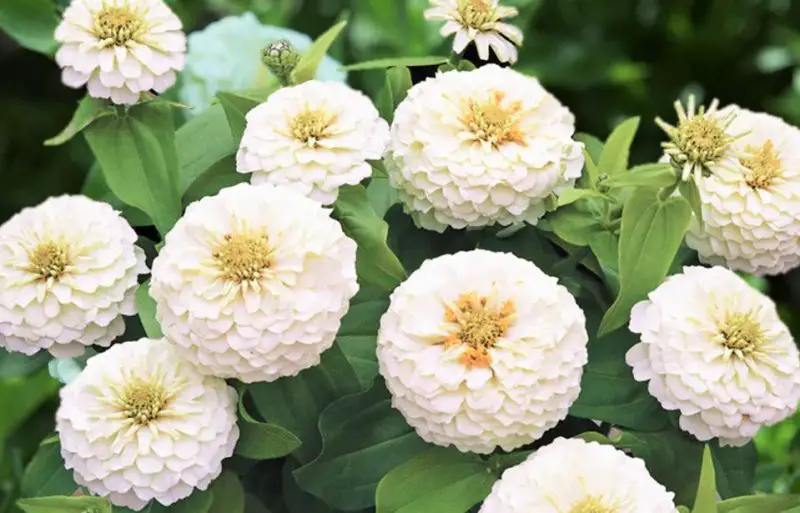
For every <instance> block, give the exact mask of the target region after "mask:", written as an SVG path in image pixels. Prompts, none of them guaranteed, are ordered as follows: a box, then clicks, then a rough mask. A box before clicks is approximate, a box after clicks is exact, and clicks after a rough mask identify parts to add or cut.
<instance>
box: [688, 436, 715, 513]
mask: <svg viewBox="0 0 800 513" xmlns="http://www.w3.org/2000/svg"><path fill="white" fill-rule="evenodd" d="M716 483H717V481H716V477H715V474H714V460H713V458H712V457H711V448H710V447H709V446H708V445H706V446H705V449H703V465H702V466H701V467H700V481H699V482H698V484H697V496H696V497H695V499H694V507H693V508H692V513H717V484H716Z"/></svg>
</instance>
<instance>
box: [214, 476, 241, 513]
mask: <svg viewBox="0 0 800 513" xmlns="http://www.w3.org/2000/svg"><path fill="white" fill-rule="evenodd" d="M211 493H212V495H213V501H212V502H211V506H210V507H209V509H208V513H244V503H245V499H244V487H243V486H242V483H241V481H239V478H238V477H236V474H234V473H233V472H231V471H229V470H224V471H223V472H222V474H221V475H220V476H219V477H218V478H217V479H216V480H215V481H214V484H213V485H212V486H211Z"/></svg>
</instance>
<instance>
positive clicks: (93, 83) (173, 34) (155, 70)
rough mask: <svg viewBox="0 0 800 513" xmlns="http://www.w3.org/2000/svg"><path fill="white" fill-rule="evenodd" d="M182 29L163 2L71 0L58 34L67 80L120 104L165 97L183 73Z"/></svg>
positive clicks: (59, 58) (59, 56)
mask: <svg viewBox="0 0 800 513" xmlns="http://www.w3.org/2000/svg"><path fill="white" fill-rule="evenodd" d="M181 29H182V26H181V21H180V19H178V17H177V16H176V15H175V14H174V13H173V12H172V11H171V10H170V8H169V6H168V5H167V4H166V3H164V1H163V0H72V2H71V3H70V4H69V6H68V7H67V8H66V10H65V11H64V18H63V19H62V21H61V23H60V24H59V25H58V28H57V29H56V33H55V39H56V41H58V42H59V43H61V47H60V48H59V49H58V52H56V62H57V63H58V65H59V66H61V68H62V70H63V71H62V80H63V82H64V84H66V85H67V86H69V87H75V88H79V87H83V86H84V85H87V87H88V90H89V95H90V96H92V97H94V98H110V99H111V101H112V102H114V103H116V104H134V103H136V102H137V101H138V100H139V97H140V96H141V94H142V93H144V92H147V91H150V90H151V89H152V90H155V91H156V92H158V93H161V92H164V91H166V90H167V89H168V88H170V87H171V86H172V85H173V84H174V83H175V80H176V78H177V74H176V73H177V72H178V71H180V70H182V69H183V65H184V55H185V52H186V36H184V34H183V32H182V30H181Z"/></svg>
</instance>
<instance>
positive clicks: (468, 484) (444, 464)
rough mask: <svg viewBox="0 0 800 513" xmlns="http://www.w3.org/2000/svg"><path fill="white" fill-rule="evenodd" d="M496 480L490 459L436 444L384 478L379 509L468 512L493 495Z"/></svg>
mask: <svg viewBox="0 0 800 513" xmlns="http://www.w3.org/2000/svg"><path fill="white" fill-rule="evenodd" d="M496 480H497V477H496V476H495V475H494V473H493V472H492V471H491V468H490V467H489V465H488V461H487V460H482V459H481V458H480V457H479V456H477V455H474V454H465V453H462V452H459V451H458V450H456V449H452V448H451V449H444V448H441V447H434V448H432V449H429V450H427V451H425V452H424V453H422V454H420V455H419V456H417V457H416V458H413V459H411V460H409V461H407V462H406V463H404V464H402V465H400V466H399V467H396V468H394V469H393V470H392V471H391V472H389V473H388V474H386V475H385V476H384V477H383V479H381V481H380V483H379V484H378V490H377V493H376V505H377V508H376V509H377V513H417V512H420V511H436V512H437V513H466V512H467V511H469V509H470V508H471V507H472V506H474V505H476V504H478V503H479V502H481V501H482V500H483V499H485V498H486V496H487V495H489V492H490V491H491V490H492V485H493V484H494V482H495V481H496Z"/></svg>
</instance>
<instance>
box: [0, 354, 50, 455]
mask: <svg viewBox="0 0 800 513" xmlns="http://www.w3.org/2000/svg"><path fill="white" fill-rule="evenodd" d="M58 386H59V385H58V381H56V380H54V379H53V378H52V377H50V373H49V372H48V371H47V369H46V368H45V369H40V370H39V371H37V372H36V374H34V375H32V376H29V377H25V378H11V379H4V380H2V381H0V412H2V414H0V439H3V438H5V437H6V436H7V435H8V434H9V433H11V432H12V431H14V430H15V429H17V427H19V426H20V424H22V423H23V422H24V421H25V420H26V419H27V418H28V417H29V416H30V415H32V414H33V413H34V412H35V411H36V410H37V409H38V408H39V407H40V406H41V405H42V404H43V403H44V402H45V401H47V400H48V399H50V398H51V397H53V396H55V395H56V391H57V390H58Z"/></svg>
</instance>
